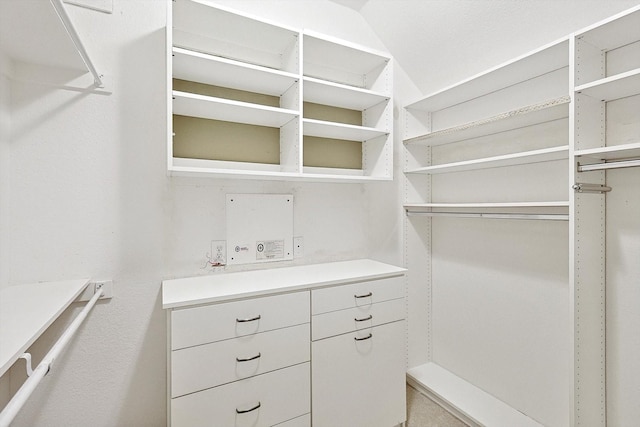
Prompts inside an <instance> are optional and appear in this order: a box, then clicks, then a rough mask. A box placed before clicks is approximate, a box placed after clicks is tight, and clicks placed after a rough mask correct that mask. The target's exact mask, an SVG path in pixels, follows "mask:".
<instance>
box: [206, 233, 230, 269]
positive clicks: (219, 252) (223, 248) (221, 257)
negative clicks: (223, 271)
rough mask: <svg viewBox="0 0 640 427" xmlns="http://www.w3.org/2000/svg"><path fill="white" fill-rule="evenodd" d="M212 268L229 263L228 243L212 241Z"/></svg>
mask: <svg viewBox="0 0 640 427" xmlns="http://www.w3.org/2000/svg"><path fill="white" fill-rule="evenodd" d="M210 262H211V264H212V266H214V267H218V266H222V265H225V264H226V263H227V241H226V240H212V241H211V260H210Z"/></svg>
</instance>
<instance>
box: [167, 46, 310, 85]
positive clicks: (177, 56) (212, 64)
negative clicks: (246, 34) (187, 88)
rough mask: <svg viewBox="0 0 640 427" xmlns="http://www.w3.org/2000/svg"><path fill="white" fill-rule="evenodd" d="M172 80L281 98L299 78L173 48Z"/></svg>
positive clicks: (294, 75)
mask: <svg viewBox="0 0 640 427" xmlns="http://www.w3.org/2000/svg"><path fill="white" fill-rule="evenodd" d="M173 78H176V79H182V80H188V81H192V82H199V83H204V84H209V85H214V86H222V87H228V88H232V89H238V90H244V91H248V92H256V93H262V94H267V95H272V96H281V95H282V94H283V93H285V92H286V91H287V90H288V89H289V88H290V87H291V86H292V85H294V84H295V83H296V82H298V80H299V79H300V77H299V76H298V75H296V74H291V73H287V72H284V71H278V70H273V69H270V68H265V67H260V66H257V65H251V64H245V63H242V62H238V61H234V60H231V59H226V58H220V57H218V56H212V55H208V54H205V53H200V52H194V51H190V50H187V49H182V48H178V47H174V48H173Z"/></svg>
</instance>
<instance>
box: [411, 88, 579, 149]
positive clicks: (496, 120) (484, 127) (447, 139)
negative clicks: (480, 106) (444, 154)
mask: <svg viewBox="0 0 640 427" xmlns="http://www.w3.org/2000/svg"><path fill="white" fill-rule="evenodd" d="M569 102H570V99H569V97H562V98H558V99H554V100H551V101H547V102H543V103H541V104H535V105H529V106H526V107H522V108H519V109H517V110H512V111H507V112H505V113H502V114H499V115H496V116H493V117H488V118H483V119H480V120H476V121H473V122H469V123H465V124H463V125H459V126H455V127H451V128H447V129H442V130H439V131H435V132H431V133H428V134H425V135H420V136H415V137H412V138H409V139H406V140H405V141H404V142H405V144H407V143H422V144H427V145H432V146H433V145H441V144H448V143H451V142H456V141H462V140H466V139H472V138H479V137H482V136H487V135H491V134H495V133H499V132H507V131H511V130H514V129H519V128H524V127H527V126H532V125H536V124H540V123H545V122H550V121H554V120H558V119H562V118H565V117H568V115H569Z"/></svg>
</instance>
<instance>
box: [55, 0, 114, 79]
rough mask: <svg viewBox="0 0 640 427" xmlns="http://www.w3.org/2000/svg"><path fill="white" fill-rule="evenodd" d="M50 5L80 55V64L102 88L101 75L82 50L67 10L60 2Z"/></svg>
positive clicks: (84, 50) (83, 49) (82, 46)
mask: <svg viewBox="0 0 640 427" xmlns="http://www.w3.org/2000/svg"><path fill="white" fill-rule="evenodd" d="M51 5H52V6H53V8H54V9H55V11H56V13H57V14H58V17H59V18H60V21H62V25H63V26H64V29H65V30H67V33H68V34H69V37H71V41H73V44H74V46H75V47H76V50H77V51H78V53H79V54H80V57H81V58H82V62H84V65H85V66H86V67H87V69H88V70H89V71H90V72H91V74H93V81H94V83H95V85H96V86H97V87H103V86H104V83H103V82H102V75H101V74H100V73H98V70H96V67H94V66H93V62H91V58H89V54H88V53H87V50H86V49H85V48H84V45H83V44H82V41H81V40H80V36H79V35H78V33H77V32H76V29H75V27H74V26H73V23H72V22H71V18H69V15H68V14H67V10H66V9H65V7H64V5H63V4H62V0H51Z"/></svg>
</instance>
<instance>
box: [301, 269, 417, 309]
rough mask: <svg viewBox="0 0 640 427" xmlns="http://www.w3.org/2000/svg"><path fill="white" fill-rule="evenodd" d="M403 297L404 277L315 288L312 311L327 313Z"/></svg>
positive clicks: (312, 295)
mask: <svg viewBox="0 0 640 427" xmlns="http://www.w3.org/2000/svg"><path fill="white" fill-rule="evenodd" d="M403 297H404V279H403V278H402V277H392V278H389V279H379V280H372V281H368V282H360V283H353V284H351V285H342V286H334V287H331V288H323V289H315V290H313V291H311V304H312V307H311V313H312V314H320V313H327V312H329V311H336V310H344V309H346V308H353V307H358V306H364V305H370V304H374V303H377V302H382V301H388V300H392V299H398V298H403Z"/></svg>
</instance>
